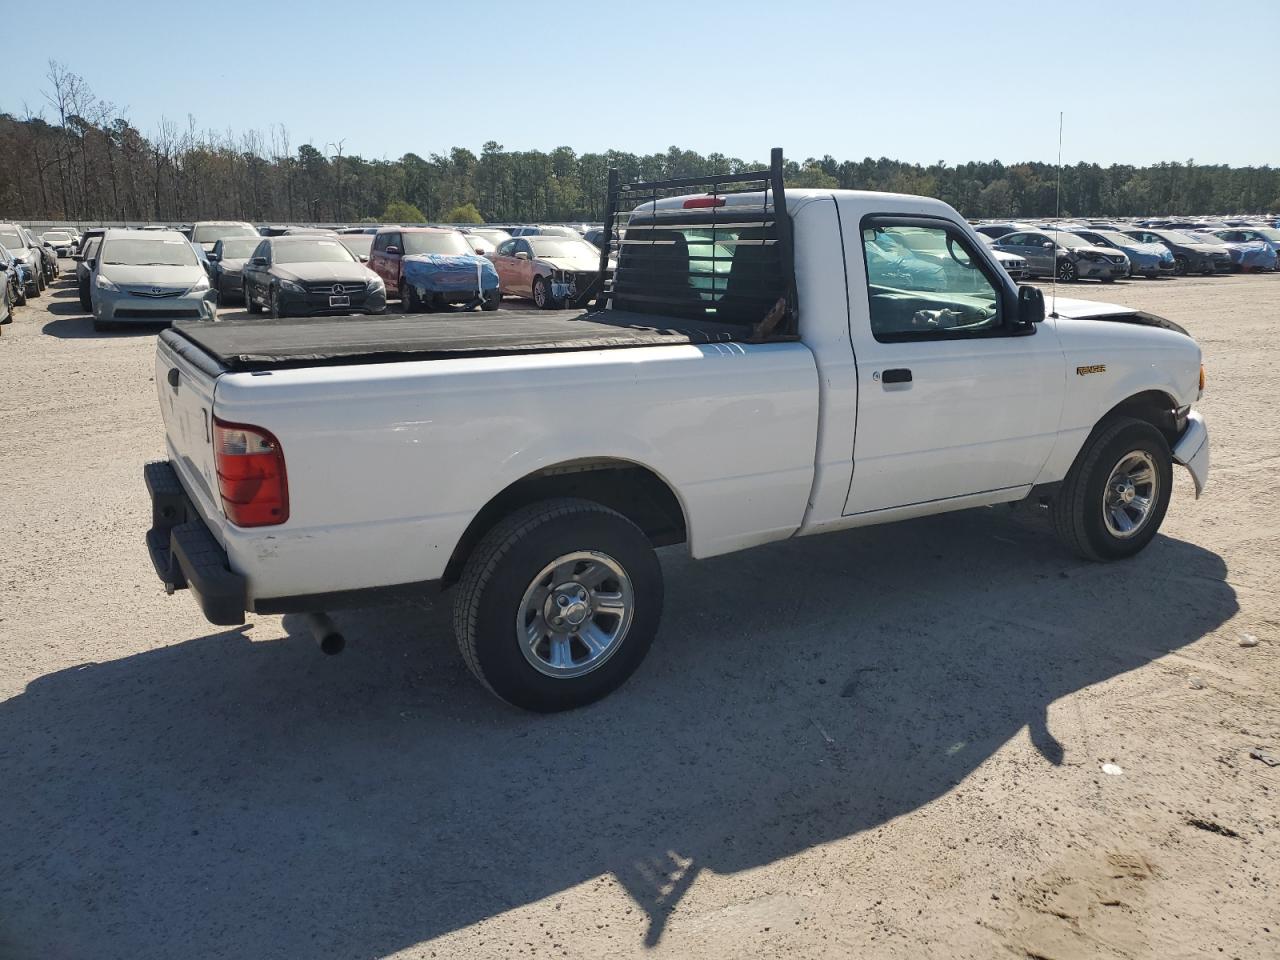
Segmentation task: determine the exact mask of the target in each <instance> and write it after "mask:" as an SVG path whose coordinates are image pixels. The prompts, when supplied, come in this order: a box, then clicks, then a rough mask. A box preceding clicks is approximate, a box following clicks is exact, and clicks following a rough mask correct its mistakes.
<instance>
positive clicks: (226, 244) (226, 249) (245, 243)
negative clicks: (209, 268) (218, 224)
mask: <svg viewBox="0 0 1280 960" xmlns="http://www.w3.org/2000/svg"><path fill="white" fill-rule="evenodd" d="M261 242H262V238H261V237H260V236H258V235H257V234H256V233H255V234H254V235H253V236H252V237H223V238H222V259H223V260H243V259H245V257H248V256H251V255H252V254H253V251H254V250H256V249H257V247H258V244H260V243H261Z"/></svg>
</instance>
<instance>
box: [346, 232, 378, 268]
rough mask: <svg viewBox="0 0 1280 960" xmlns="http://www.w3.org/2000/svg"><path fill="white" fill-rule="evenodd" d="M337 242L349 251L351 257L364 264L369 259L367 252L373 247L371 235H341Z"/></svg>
mask: <svg viewBox="0 0 1280 960" xmlns="http://www.w3.org/2000/svg"><path fill="white" fill-rule="evenodd" d="M338 242H339V243H340V244H342V245H343V246H344V247H346V248H347V249H348V250H349V251H351V255H352V256H353V257H355V258H356V259H357V260H359V261H360V262H361V263H365V262H367V261H368V259H369V250H370V248H371V247H372V246H373V234H372V233H343V234H340V235H339V236H338Z"/></svg>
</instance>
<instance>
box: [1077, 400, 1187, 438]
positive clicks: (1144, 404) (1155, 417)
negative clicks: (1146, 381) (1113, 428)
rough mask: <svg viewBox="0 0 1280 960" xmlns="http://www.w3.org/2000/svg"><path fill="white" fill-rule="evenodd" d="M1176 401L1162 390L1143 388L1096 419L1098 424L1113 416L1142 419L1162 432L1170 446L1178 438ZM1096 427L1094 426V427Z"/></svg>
mask: <svg viewBox="0 0 1280 960" xmlns="http://www.w3.org/2000/svg"><path fill="white" fill-rule="evenodd" d="M1177 411H1178V401H1177V400H1175V399H1174V398H1173V396H1172V395H1171V394H1169V393H1167V392H1166V391H1164V390H1158V389H1157V390H1143V391H1140V392H1138V393H1134V394H1131V395H1130V396H1128V397H1125V398H1124V399H1123V400H1121V401H1120V402H1119V403H1117V404H1116V405H1115V406H1113V407H1112V408H1111V409H1110V410H1108V411H1107V412H1106V413H1105V414H1103V415H1102V417H1101V418H1099V420H1098V426H1101V425H1102V424H1104V423H1106V422H1108V421H1110V420H1112V419H1114V418H1115V417H1133V418H1134V419H1135V420H1144V421H1146V422H1147V423H1149V424H1151V425H1152V426H1153V427H1155V428H1156V429H1157V430H1159V431H1160V432H1161V433H1162V434H1164V438H1165V440H1166V441H1168V443H1169V446H1170V447H1172V446H1173V445H1174V443H1176V442H1177V440H1178V415H1177ZM1094 429H1095V430H1096V429H1097V428H1096V427H1095V428H1094Z"/></svg>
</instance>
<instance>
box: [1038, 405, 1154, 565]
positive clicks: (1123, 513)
mask: <svg viewBox="0 0 1280 960" xmlns="http://www.w3.org/2000/svg"><path fill="white" fill-rule="evenodd" d="M1172 489H1173V461H1172V456H1171V455H1170V453H1169V444H1168V442H1167V441H1166V440H1165V438H1164V434H1162V433H1161V432H1160V431H1159V430H1157V429H1156V428H1155V427H1154V426H1152V425H1151V424H1149V423H1147V422H1146V421H1144V420H1135V419H1133V418H1131V417H1117V418H1115V419H1114V420H1111V421H1109V422H1107V423H1105V424H1103V425H1102V426H1100V427H1099V428H1098V429H1097V430H1096V431H1095V432H1094V434H1093V435H1092V436H1091V437H1090V438H1089V440H1088V441H1087V442H1086V443H1085V447H1084V449H1083V450H1081V451H1080V454H1079V455H1078V456H1077V457H1076V462H1075V463H1073V464H1072V465H1071V469H1070V470H1069V471H1068V472H1067V476H1066V479H1065V480H1063V482H1062V488H1061V489H1060V490H1059V491H1058V495H1057V497H1055V498H1054V502H1053V521H1054V527H1055V528H1056V530H1057V533H1058V536H1059V537H1061V538H1062V541H1063V543H1065V544H1066V545H1067V546H1068V547H1070V548H1071V549H1072V550H1074V551H1075V552H1076V553H1078V554H1080V556H1082V557H1085V558H1086V559H1089V560H1120V559H1123V558H1125V557H1131V556H1133V555H1134V554H1136V553H1138V552H1139V551H1140V550H1142V548H1143V547H1145V546H1146V545H1147V544H1148V543H1150V542H1151V540H1152V539H1153V538H1154V537H1155V535H1156V533H1157V532H1159V530H1160V524H1161V523H1162V522H1163V521H1164V515H1165V512H1166V511H1167V510H1168V509H1169V495H1170V493H1171V492H1172Z"/></svg>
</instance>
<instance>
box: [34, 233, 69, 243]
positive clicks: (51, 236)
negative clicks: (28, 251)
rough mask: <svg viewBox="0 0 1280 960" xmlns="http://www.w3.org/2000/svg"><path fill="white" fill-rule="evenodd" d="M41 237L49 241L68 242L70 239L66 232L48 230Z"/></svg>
mask: <svg viewBox="0 0 1280 960" xmlns="http://www.w3.org/2000/svg"><path fill="white" fill-rule="evenodd" d="M41 239H43V240H48V241H49V242H50V243H69V242H70V241H71V235H70V234H67V233H55V232H54V231H52V230H50V231H49V232H48V233H46V234H45V235H44V236H43V237H42V238H41Z"/></svg>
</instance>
